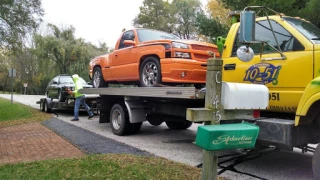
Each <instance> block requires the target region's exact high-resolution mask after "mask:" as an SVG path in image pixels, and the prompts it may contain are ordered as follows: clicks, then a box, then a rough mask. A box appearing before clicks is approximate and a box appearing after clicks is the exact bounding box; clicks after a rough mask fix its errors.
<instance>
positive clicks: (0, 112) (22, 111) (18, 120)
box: [0, 98, 51, 127]
mask: <svg viewBox="0 0 320 180" xmlns="http://www.w3.org/2000/svg"><path fill="white" fill-rule="evenodd" d="M50 117H51V115H50V114H47V113H43V112H41V111H39V110H36V109H34V108H31V107H29V106H26V105H23V104H20V103H17V102H13V103H12V104H11V101H10V100H7V99H3V98H0V127H6V126H11V125H19V124H25V123H30V122H40V121H43V120H47V119H49V118H50Z"/></svg>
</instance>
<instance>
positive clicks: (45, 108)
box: [43, 101, 51, 113]
mask: <svg viewBox="0 0 320 180" xmlns="http://www.w3.org/2000/svg"><path fill="white" fill-rule="evenodd" d="M43 106H44V107H43V108H44V111H45V112H47V113H51V108H48V101H44V103H43Z"/></svg>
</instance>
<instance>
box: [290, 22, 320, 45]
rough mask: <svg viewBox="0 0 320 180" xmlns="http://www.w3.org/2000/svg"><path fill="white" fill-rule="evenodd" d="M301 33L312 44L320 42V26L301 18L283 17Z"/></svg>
mask: <svg viewBox="0 0 320 180" xmlns="http://www.w3.org/2000/svg"><path fill="white" fill-rule="evenodd" d="M284 19H285V20H286V21H287V22H289V23H290V24H291V25H292V26H293V27H295V28H296V29H297V30H298V31H299V32H300V33H301V34H303V35H304V36H305V37H306V38H308V39H309V40H310V41H311V42H312V43H314V44H320V28H318V27H317V26H315V25H314V24H311V23H309V22H306V21H304V20H301V19H297V18H293V17H284Z"/></svg>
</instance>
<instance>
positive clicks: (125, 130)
mask: <svg viewBox="0 0 320 180" xmlns="http://www.w3.org/2000/svg"><path fill="white" fill-rule="evenodd" d="M110 126H111V129H112V132H113V133H114V134H116V135H118V136H123V135H127V134H130V133H131V132H132V128H133V127H132V124H131V123H130V122H129V116H128V112H127V110H126V109H125V108H124V106H121V105H120V104H115V105H113V107H112V109H111V111H110Z"/></svg>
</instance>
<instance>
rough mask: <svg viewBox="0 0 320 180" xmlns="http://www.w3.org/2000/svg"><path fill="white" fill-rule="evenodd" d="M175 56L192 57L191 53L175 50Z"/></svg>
mask: <svg viewBox="0 0 320 180" xmlns="http://www.w3.org/2000/svg"><path fill="white" fill-rule="evenodd" d="M174 55H175V57H178V58H190V57H191V56H190V53H186V52H175V53H174Z"/></svg>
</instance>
